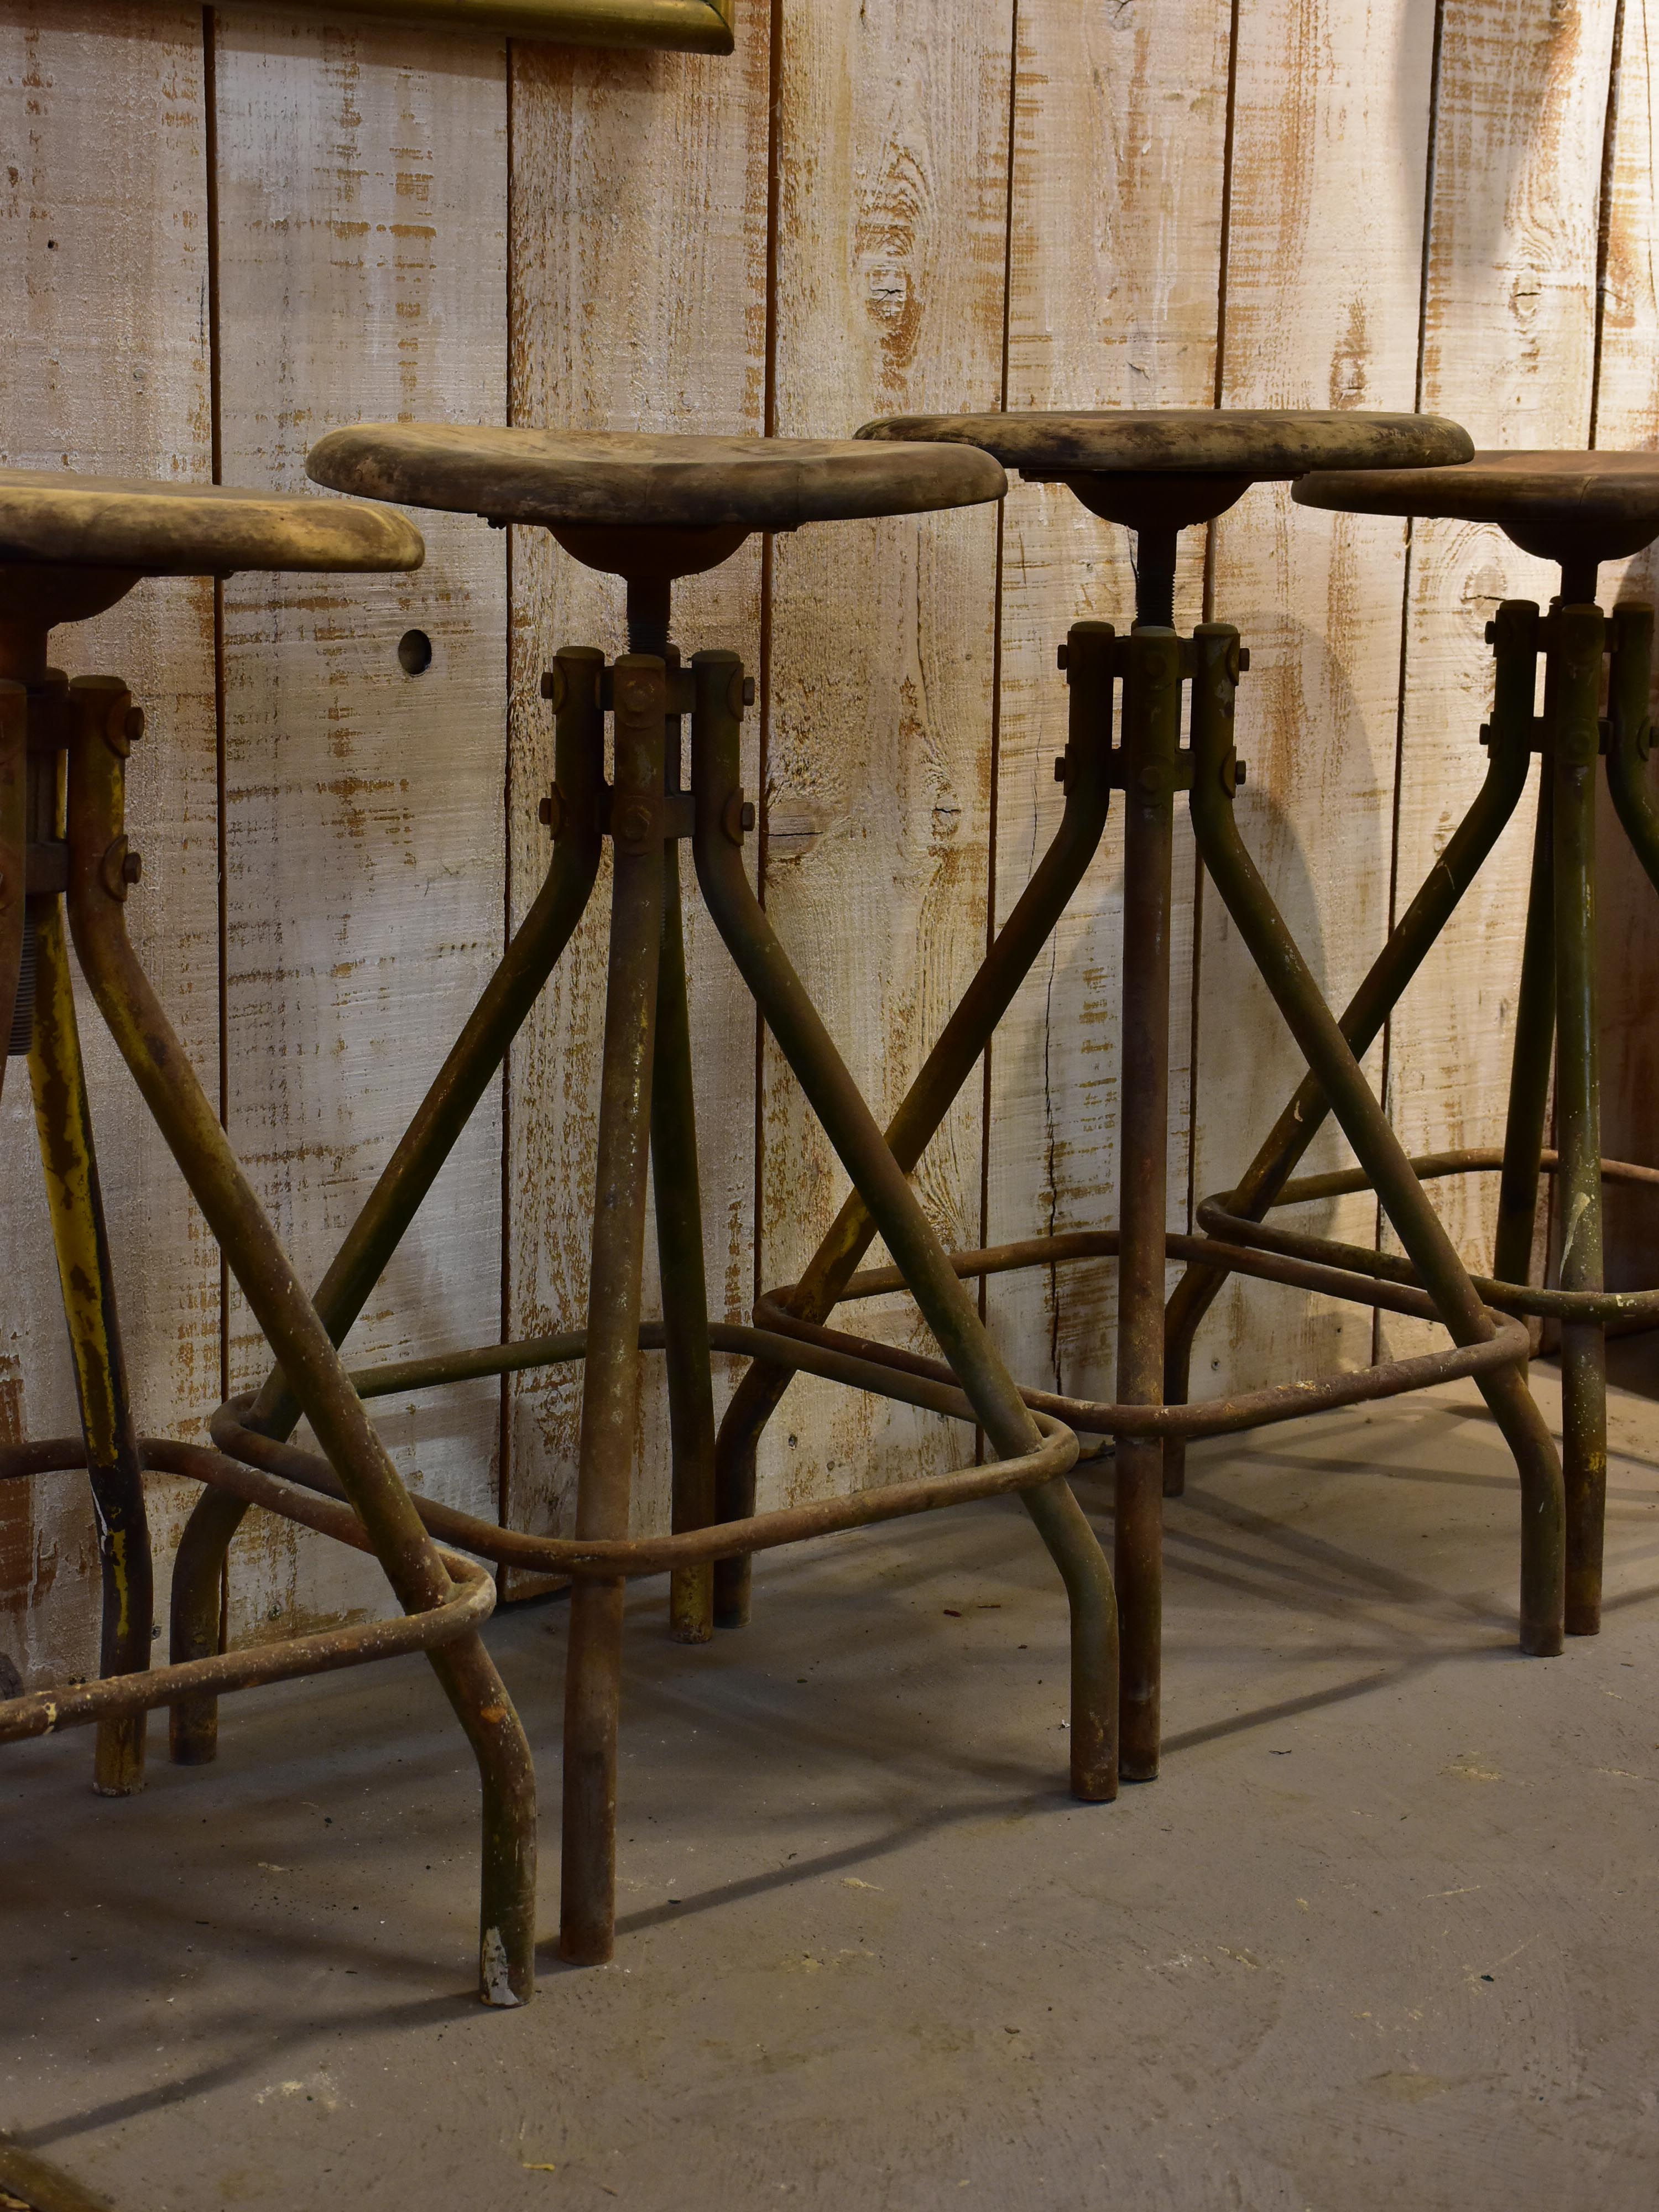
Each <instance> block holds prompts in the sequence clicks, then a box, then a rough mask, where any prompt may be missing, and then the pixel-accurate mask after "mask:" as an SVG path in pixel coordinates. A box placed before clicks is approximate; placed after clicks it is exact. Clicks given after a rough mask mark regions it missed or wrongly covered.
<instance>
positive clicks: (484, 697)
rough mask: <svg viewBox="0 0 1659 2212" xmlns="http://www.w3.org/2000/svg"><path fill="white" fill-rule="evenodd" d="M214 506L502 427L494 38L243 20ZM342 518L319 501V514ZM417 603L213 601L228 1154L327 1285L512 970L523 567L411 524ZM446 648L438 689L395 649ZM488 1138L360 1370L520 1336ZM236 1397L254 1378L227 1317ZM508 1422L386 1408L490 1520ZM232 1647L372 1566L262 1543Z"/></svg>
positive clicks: (246, 597) (227, 133) (356, 1586)
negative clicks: (505, 943) (341, 459)
mask: <svg viewBox="0 0 1659 2212" xmlns="http://www.w3.org/2000/svg"><path fill="white" fill-rule="evenodd" d="M216 86H217V125H218V179H217V182H218V210H219V240H220V243H219V270H220V279H219V281H220V322H221V331H222V351H221V373H220V386H221V394H222V401H221V404H222V452H223V472H224V476H225V477H226V480H227V481H228V482H231V483H252V484H271V485H275V486H278V487H280V488H282V489H285V490H293V491H301V490H308V489H312V487H310V486H309V485H308V483H307V479H306V474H305V456H306V453H307V448H308V447H310V446H311V445H312V444H313V442H314V441H315V440H316V439H317V438H319V436H321V435H322V434H323V433H324V432H325V430H328V429H331V428H333V427H334V426H335V425H336V424H337V423H343V422H356V421H361V420H363V419H365V418H368V419H371V420H372V419H374V418H377V417H380V418H386V417H392V416H398V417H403V418H404V419H408V418H411V417H412V418H415V419H428V420H429V419H437V420H444V419H450V420H454V421H459V422H478V421H485V422H493V421H499V420H500V417H501V408H502V405H503V403H504V399H505V394H506V386H507V274H506V257H507V79H506V53H505V46H504V42H503V41H502V40H501V39H499V38H496V37H489V36H483V35H479V36H477V37H473V36H467V37H459V36H455V35H453V34H449V33H418V32H415V31H411V30H409V29H407V28H404V27H392V26H383V27H371V26H368V25H362V26H356V25H354V26H351V27H349V28H341V29H329V28H325V27H322V26H321V25H319V24H317V23H316V22H314V21H310V20H302V19H299V18H296V17H294V16H292V15H285V14H283V13H282V12H280V11H274V12H272V13H270V14H268V15H266V14H253V15H249V14H244V13H242V12H241V11H240V10H237V11H234V12H227V13H226V14H224V15H222V16H220V17H219V18H218V39H217V50H216ZM317 496H319V497H324V496H326V495H325V494H321V493H319V494H317ZM415 520H416V522H417V523H418V525H419V526H420V528H421V530H422V533H423V535H424V536H425V538H426V544H427V560H426V565H425V567H424V568H422V569H420V570H418V571H416V573H415V574H412V575H410V576H403V577H374V576H365V577H348V576H341V577H328V576H322V577H313V576H306V577H295V578H292V579H284V578H282V577H261V576H247V577H241V578H237V579H235V580H233V582H232V583H231V584H230V585H228V586H227V588H226V592H225V686H226V697H225V720H226V791H225V808H226V923H227V927H226V944H225V955H226V975H227V1005H228V1039H229V1060H228V1097H227V1122H228V1127H229V1130H230V1133H231V1138H232V1140H233V1142H234V1143H235V1144H236V1146H238V1148H239V1149H240V1152H241V1153H242V1155H243V1157H244V1158H245V1159H246V1161H247V1163H248V1164H249V1166H250V1169H251V1170H252V1173H253V1174H254V1176H255V1179H256V1182H257V1184H258V1188H259V1189H260V1191H261V1194H262V1195H263V1197H264V1200H265V1203H266V1204H267V1206H269V1207H270V1210H271V1212H272V1215H273V1218H275V1220H276V1225H277V1229H278V1231H279V1233H280V1234H281V1235H282V1237H283V1238H284V1240H285V1242H286V1243H287V1245H288V1249H289V1252H290V1254H291V1255H293V1257H294V1259H295V1264H296V1266H297V1267H298V1268H299V1270H300V1273H301V1276H302V1278H303V1279H305V1280H306V1281H307V1282H308V1283H310V1282H314V1281H315V1280H316V1279H318V1278H319V1276H320V1274H321V1273H322V1271H323V1269H324V1267H325V1266H326V1264H327V1261H328V1260H329V1258H330V1256H331V1254H332V1252H333V1250H334V1249H335V1247H336V1246H337V1243H338V1242H339V1239H340V1237H342V1236H343V1233H344V1231H345V1230H346V1229H347V1228H348V1227H349V1224H350V1222H351V1220H352V1219H353V1218H354V1216H355V1215H356V1211H357V1209H358V1207H359V1206H360V1205H361V1204H362V1200H364V1199H365V1198H366V1197H367V1196H368V1192H369V1190H370V1188H372V1186H373V1183H374V1177H375V1176H377V1175H378V1173H379V1172H380V1169H381V1167H382V1166H383V1165H384V1164H385V1161H386V1158H387V1156H388V1154H389V1152H390V1151H391V1149H392V1146H393V1144H394V1143H395V1142H396V1140H397V1139H398V1136H399V1135H400V1134H401V1133H402V1132H403V1129H404V1126H405V1125H406V1123H407V1122H408V1121H409V1119H410V1115H411V1114H412V1113H413V1112H414V1109H415V1108H416V1105H417V1104H418V1103H419V1102H420V1099H421V1097H422V1094H423V1092H424V1091H425V1089H426V1086H427V1085H428V1083H429V1081H430V1080H431V1079H432V1077H433V1076H434V1075H435V1073H436V1072H437V1070H438V1067H439V1066H440V1065H441V1060H442V1058H443V1055H444V1054H445V1052H446V1051H447V1049H448V1047H449V1045H450V1043H451V1042H452V1041H453V1037H454V1035H455V1033H456V1031H457V1030H459V1027H460V1025H461V1024H462V1022H463V1021H464V1019H465V1016H466V1013H467V1012H468V1010H469V1009H470V1007H471V1005H472V1002H473V1000H475V998H476V997H477V993H478V991H479V989H480V987H482V985H483V981H484V979H485V977H486V976H487V975H488V974H489V969H490V967H491V965H492V964H493V963H494V962H495V959H496V958H498V957H499V955H500V951H501V942H502V917H503V895H504V894H503V873H504V855H503V853H502V848H501V779H502V774H503V763H504V752H505V743H506V667H507V652H506V618H507V606H506V549H505V544H504V542H503V540H502V538H501V536H500V534H499V533H493V532H489V529H488V528H487V526H485V525H484V524H483V523H480V522H475V521H472V520H470V519H463V518H461V517H459V516H458V517H453V518H451V517H446V516H441V515H436V514H426V513H422V514H419V515H416V517H415ZM409 629H419V630H421V631H422V632H424V633H425V634H426V635H428V637H429V639H430V641H431V645H432V664H431V666H430V668H429V670H428V671H427V672H426V673H425V674H423V675H420V676H410V675H409V674H406V673H405V672H404V669H403V668H402V666H401V665H400V664H399V660H398V641H399V639H400V637H401V636H402V635H403V634H404V632H405V631H406V630H409ZM500 1239H501V1113H500V1096H499V1091H491V1092H489V1094H487V1095H486V1097H485V1100H484V1101H483V1103H482V1104H481V1105H480V1107H479V1109H478V1111H477V1114H476V1115H475V1116H474V1118H473V1121H472V1123H471V1127H469V1128H468V1130H467V1132H466V1133H465V1136H464V1137H463V1139H462V1140H461V1142H460V1144H459V1146H457V1148H456V1151H455V1152H454V1154H453V1156H452V1158H451V1159H450V1162H449V1164H448V1165H447V1167H446V1169H445V1170H444V1172H443V1174H442V1175H441V1176H440V1178H439V1181H438V1182H437V1184H436V1186H435V1188H434V1190H433V1191H432V1193H431V1194H430V1196H429V1197H428V1200H427V1201H426V1204H425V1206H424V1207H423V1208H422V1212H421V1213H420V1215H419V1216H418V1217H417V1218H416V1222H415V1225H414V1226H413V1228H412V1229H411V1231H410V1234H409V1236H408V1237H406V1239H405V1240H404V1244H403V1247H402V1249H400V1251H399V1252H398V1255H397V1257H396V1258H395V1260H394V1261H393V1262H392V1266H391V1267H389V1268H388V1270H387V1272H386V1277H385V1279H384V1280H383V1281H382V1282H381V1284H380V1286H379V1288H378V1289H377V1290H376V1291H375V1293H374V1296H373V1297H372V1298H371V1300H370V1302H369V1305H368V1309H367V1310H366V1311H365V1314H364V1316H363V1318H362V1321H361V1322H359V1324H358V1326H357V1328H356V1329H355V1330H354V1332H353V1334H352V1335H351V1337H350V1339H349V1355H355V1356H356V1358H359V1359H362V1358H364V1357H365V1356H369V1357H373V1356H375V1355H379V1356H380V1357H399V1356H409V1355H411V1354H413V1353H414V1352H417V1351H432V1350H437V1349H441V1348H448V1347H451V1346H460V1345H465V1344H476V1343H478V1342H481V1341H482V1342H487V1341H489V1340H492V1339H493V1338H494V1337H495V1334H496V1332H497V1329H498V1328H499V1323H500V1284H501V1242H500ZM232 1312H233V1323H232V1367H233V1388H240V1389H248V1388H251V1387H252V1385H253V1384H254V1383H255V1382H256V1381H257V1380H258V1379H259V1378H261V1377H262V1376H263V1375H264V1371H265V1368H266V1365H267V1364H268V1363H267V1355H266V1353H265V1352H264V1346H263V1343H262V1340H260V1339H259V1337H258V1332H257V1330H255V1329H254V1328H253V1327H252V1320H251V1316H249V1315H248V1314H247V1311H246V1307H245V1306H244V1305H243V1304H242V1303H241V1301H240V1297H237V1298H236V1299H235V1300H234V1303H233V1308H232ZM497 1403H498V1399H497V1394H496V1392H495V1390H494V1389H491V1388H490V1387H489V1385H487V1384H485V1385H470V1386H466V1387H465V1388H463V1389H452V1390H445V1391H442V1392H440V1393H435V1394H429V1395H423V1396H421V1397H419V1398H416V1399H415V1400H413V1401H411V1402H410V1403H408V1404H406V1405H405V1404H404V1403H402V1402H401V1401H382V1402H381V1403H380V1406H379V1407H377V1419H378V1420H379V1423H380V1429H381V1431H382V1433H383V1434H384V1435H385V1436H386V1439H387V1442H388V1443H390V1444H391V1446H392V1449H393V1451H394V1453H395V1455H396V1456H397V1458H398V1463H399V1465H400V1467H401V1468H403V1470H404V1473H405V1474H406V1475H407V1476H409V1478H410V1480H416V1481H418V1484H419V1486H420V1487H422V1489H425V1490H427V1491H429V1492H432V1493H433V1494H435V1495H437V1496H440V1497H441V1498H444V1499H446V1500H447V1501H448V1502H450V1503H452V1504H459V1505H461V1506H463V1507H464V1508H465V1509H466V1510H469V1511H471V1512H474V1513H481V1514H483V1515H485V1516H489V1517H493V1516H494V1513H495V1460H496V1449H497V1437H498V1431H499V1419H498V1413H497ZM232 1591H233V1605H232V1628H233V1638H235V1637H238V1636H248V1635H253V1634H264V1635H269V1634H270V1633H272V1632H273V1630H272V1626H271V1624H272V1623H273V1622H275V1621H278V1620H280V1621H281V1622H283V1624H284V1625H285V1626H288V1627H290V1628H295V1629H297V1628H299V1627H301V1626H306V1625H307V1624H309V1623H310V1622H312V1621H313V1620H319V1619H324V1618H327V1619H337V1618H340V1617H342V1616H346V1615H351V1614H356V1613H362V1612H363V1611H365V1610H377V1609H380V1607H382V1606H383V1605H384V1604H385V1603H386V1598H385V1595H384V1585H383V1583H382V1581H381V1578H380V1574H379V1571H378V1570H377V1569H376V1568H374V1566H373V1565H372V1564H370V1563H368V1562H366V1561H364V1560H362V1559H358V1558H356V1556H354V1555H352V1554H350V1553H345V1552H344V1551H343V1550H342V1549H341V1547H338V1546H336V1545H330V1544H327V1543H325V1542H324V1541H321V1540H319V1539H317V1538H315V1537H311V1536H307V1535H304V1534H301V1532H299V1531H297V1530H295V1529H293V1528H290V1527H289V1525H288V1524H287V1523H278V1522H272V1521H270V1520H268V1519H266V1520H260V1521H258V1522H255V1523H253V1524H251V1527H250V1530H249V1532H248V1533H247V1534H245V1535H244V1536H243V1537H242V1538H241V1539H240V1541H239V1543H238V1546H237V1548H236V1550H235V1551H234V1553H233V1554H232Z"/></svg>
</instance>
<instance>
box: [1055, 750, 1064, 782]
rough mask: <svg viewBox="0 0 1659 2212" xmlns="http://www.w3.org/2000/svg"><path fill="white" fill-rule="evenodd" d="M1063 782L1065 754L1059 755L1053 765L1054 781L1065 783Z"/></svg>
mask: <svg viewBox="0 0 1659 2212" xmlns="http://www.w3.org/2000/svg"><path fill="white" fill-rule="evenodd" d="M1054 781H1055V782H1056V783H1064V782H1065V781H1066V756H1065V754H1064V753H1061V755H1060V757H1059V759H1058V760H1057V761H1056V762H1055V763H1054Z"/></svg>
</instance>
